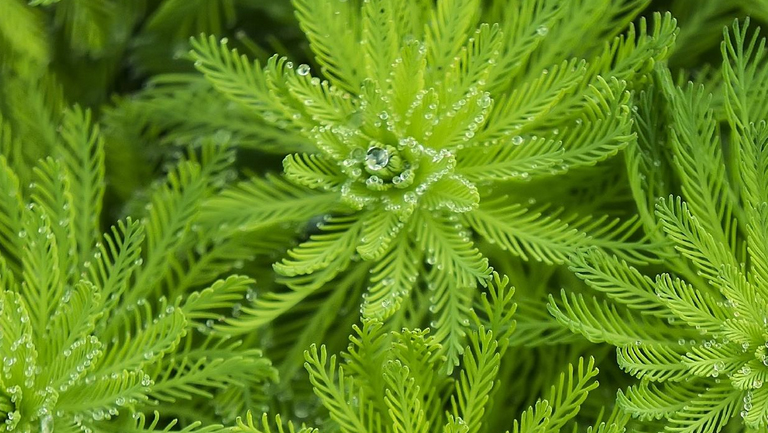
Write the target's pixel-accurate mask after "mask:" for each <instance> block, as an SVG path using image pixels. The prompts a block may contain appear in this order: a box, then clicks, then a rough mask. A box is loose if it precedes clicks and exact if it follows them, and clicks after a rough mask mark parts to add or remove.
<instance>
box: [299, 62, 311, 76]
mask: <svg viewBox="0 0 768 433" xmlns="http://www.w3.org/2000/svg"><path fill="white" fill-rule="evenodd" d="M296 73H297V74H299V75H302V76H304V75H307V74H309V65H306V64H303V63H302V64H301V65H299V67H298V68H296Z"/></svg>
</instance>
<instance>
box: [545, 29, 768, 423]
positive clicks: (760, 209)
mask: <svg viewBox="0 0 768 433" xmlns="http://www.w3.org/2000/svg"><path fill="white" fill-rule="evenodd" d="M722 54H723V57H724V60H723V66H722V91H723V100H724V105H723V106H722V107H717V106H713V104H711V103H710V100H711V96H710V95H707V91H706V89H705V88H704V87H703V86H701V85H694V84H688V85H687V86H684V87H683V88H680V87H676V86H675V85H674V84H673V80H672V78H671V76H670V73H669V72H668V70H666V69H665V68H659V70H658V74H657V80H656V82H657V85H656V87H655V89H654V90H651V91H648V92H646V93H644V94H643V95H642V97H641V101H642V103H641V109H640V110H639V112H638V114H637V119H638V122H637V125H638V135H639V137H640V140H639V141H638V145H636V146H632V148H631V149H630V151H629V152H628V153H627V154H626V155H627V166H628V169H629V171H630V179H632V180H633V182H632V187H633V190H634V192H635V196H636V199H637V203H638V207H639V211H640V214H641V215H642V218H643V220H644V221H645V224H646V227H647V229H648V231H649V232H650V233H651V236H653V237H654V238H656V239H658V240H659V241H660V242H661V241H663V242H666V243H667V245H669V246H670V250H667V253H668V254H669V255H668V258H667V259H666V261H665V262H666V268H667V272H665V273H662V274H660V275H658V276H657V277H656V278H655V279H652V278H649V277H647V276H645V275H644V274H642V273H641V272H640V271H639V270H638V269H636V268H634V267H631V266H629V265H628V264H627V263H626V262H623V261H621V260H619V259H618V258H616V257H612V256H610V255H608V254H605V253H603V252H600V251H596V250H589V251H586V252H583V253H581V254H579V255H577V256H575V257H574V259H573V264H572V265H571V269H572V270H573V271H574V272H576V273H577V274H578V275H579V276H580V277H581V278H583V279H584V280H585V281H586V282H587V284H588V285H589V286H591V287H592V288H593V289H595V290H597V291H598V292H601V294H602V295H604V296H605V298H606V299H603V300H598V298H594V299H593V300H589V299H586V300H585V299H584V297H583V296H582V295H570V296H569V295H567V294H565V293H563V298H562V301H561V302H560V303H558V302H555V301H554V299H553V300H552V301H551V303H550V309H551V311H552V313H553V314H554V315H555V316H556V317H557V318H558V319H559V320H561V321H562V322H563V323H564V324H566V325H567V326H568V327H570V329H571V330H573V331H575V332H578V333H581V334H582V335H584V336H585V337H587V338H588V339H589V340H590V341H595V342H603V341H604V342H608V343H610V344H612V345H615V346H617V348H618V349H617V356H618V362H619V365H620V366H621V367H622V368H623V369H624V370H626V371H627V372H629V373H631V374H632V375H634V376H636V377H638V378H640V379H641V382H640V384H638V385H636V386H633V387H631V388H629V389H627V390H626V391H625V392H623V393H621V394H619V404H620V405H621V406H622V407H623V408H624V409H625V410H627V411H628V412H630V413H632V414H633V415H635V416H638V417H639V418H641V419H659V418H662V419H664V420H666V428H665V430H666V431H671V432H715V431H720V430H722V429H723V428H724V426H725V425H726V423H728V421H729V420H730V419H731V418H732V417H734V416H736V417H737V418H740V421H741V422H742V423H743V425H744V426H746V427H747V428H749V429H756V430H762V429H765V427H766V426H767V425H768V412H767V410H768V387H765V386H764V382H765V381H766V380H767V379H768V348H767V347H768V346H767V344H766V340H767V338H766V337H767V336H768V327H767V326H768V309H766V306H768V303H766V300H768V292H766V287H768V286H766V281H768V280H766V278H767V277H768V276H767V275H766V270H767V269H768V261H766V260H767V259H768V255H766V252H765V248H766V245H768V243H767V238H766V234H768V206H767V205H766V202H768V196H766V192H768V188H767V187H768V177H767V176H768V170H766V161H768V153H767V152H768V128H767V127H766V120H768V110H766V106H765V104H763V103H762V101H764V100H765V96H766V92H768V69H766V48H765V39H761V38H760V37H759V34H758V31H753V32H750V29H749V26H748V23H746V22H745V23H744V24H742V25H739V24H738V22H737V23H736V24H734V26H733V29H732V30H728V29H726V30H725V40H724V42H723V44H722ZM720 116H721V117H720ZM721 119H722V121H721ZM668 125H669V127H668ZM725 143H730V146H726V145H725ZM670 193H674V194H675V195H669V196H668V197H665V196H667V195H668V194H670ZM657 197H661V198H658V200H657ZM654 208H655V216H654V211H653V209H654ZM671 247H674V250H673V251H672V250H671Z"/></svg>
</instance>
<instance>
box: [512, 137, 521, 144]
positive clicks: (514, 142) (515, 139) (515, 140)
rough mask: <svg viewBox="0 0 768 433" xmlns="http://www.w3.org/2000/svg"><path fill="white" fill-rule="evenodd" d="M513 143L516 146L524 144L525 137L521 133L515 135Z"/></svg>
mask: <svg viewBox="0 0 768 433" xmlns="http://www.w3.org/2000/svg"><path fill="white" fill-rule="evenodd" d="M512 144H514V145H515V146H519V145H521V144H523V137H521V136H519V135H515V136H514V137H512Z"/></svg>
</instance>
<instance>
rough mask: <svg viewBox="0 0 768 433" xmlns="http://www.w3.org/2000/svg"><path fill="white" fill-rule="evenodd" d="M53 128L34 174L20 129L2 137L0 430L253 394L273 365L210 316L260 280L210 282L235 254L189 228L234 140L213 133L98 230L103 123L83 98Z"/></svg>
mask: <svg viewBox="0 0 768 433" xmlns="http://www.w3.org/2000/svg"><path fill="white" fill-rule="evenodd" d="M3 132H4V133H9V132H10V128H3ZM56 138H57V140H58V145H57V147H56V148H55V150H54V152H53V156H51V157H48V158H46V159H43V160H41V161H40V162H39V163H38V164H37V165H36V166H35V167H34V168H33V169H32V170H31V183H30V184H29V185H28V186H26V185H20V183H19V178H18V176H17V175H16V173H15V170H14V168H15V167H17V166H19V167H21V168H25V163H24V159H23V158H22V156H21V153H22V152H23V151H24V141H23V140H19V141H16V140H12V139H11V136H10V135H4V136H3V137H2V139H0V151H2V154H1V155H0V189H1V190H2V191H3V194H2V199H1V200H0V209H1V212H0V239H2V255H0V357H2V359H3V367H2V376H0V419H2V424H0V429H2V431H19V432H43V433H50V432H53V431H54V429H55V431H56V432H67V431H71V432H74V431H84V432H94V431H96V432H102V431H120V432H125V431H144V430H143V428H141V427H135V428H134V427H130V426H132V425H134V421H133V420H132V419H131V418H130V417H129V416H128V417H126V415H128V414H136V415H139V414H141V413H142V412H143V411H148V410H152V408H153V407H154V406H156V405H157V404H159V403H161V402H162V403H166V404H168V403H173V405H166V406H167V407H166V409H165V410H164V412H165V414H166V415H170V416H178V417H181V418H184V419H185V420H190V419H191V420H196V419H197V418H198V416H199V415H197V414H196V413H195V412H196V411H197V410H199V408H200V407H209V408H211V409H210V410H214V409H215V410H216V411H218V412H219V413H220V414H221V416H222V417H227V416H231V417H234V415H231V414H232V413H233V412H234V414H239V413H241V409H240V407H241V406H237V405H235V406H229V405H228V406H223V407H222V406H221V403H222V402H226V401H228V400H229V399H231V398H232V395H236V396H237V399H239V400H240V401H239V404H240V405H245V404H248V403H247V401H246V400H245V399H244V396H246V395H249V394H251V392H253V391H255V390H259V389H260V388H261V386H262V385H263V384H264V383H265V382H268V381H274V380H276V379H277V378H276V372H275V370H274V369H273V368H272V367H271V365H270V363H269V361H268V360H266V359H265V358H263V357H262V355H261V352H260V351H259V350H258V349H255V348H252V347H248V346H245V345H243V340H242V339H240V338H231V336H230V335H227V334H223V333H220V332H215V331H213V330H212V329H211V326H212V325H211V323H210V322H212V321H216V320H220V318H221V317H223V316H221V314H222V313H228V312H229V311H232V309H233V307H234V306H235V305H237V304H238V303H239V302H242V301H244V297H245V294H246V291H247V290H248V289H249V287H250V286H251V285H252V283H253V281H252V280H250V279H249V278H247V277H241V276H231V277H229V278H227V279H224V280H218V281H214V280H215V279H216V276H217V275H219V274H221V273H223V272H226V271H228V270H229V269H230V268H231V265H230V264H225V265H223V266H222V265H216V264H212V263H210V262H209V260H208V259H210V254H211V253H212V251H211V250H207V249H206V246H207V245H206V243H205V242H206V240H205V238H204V236H199V234H198V233H196V232H195V231H193V230H191V224H192V222H193V221H194V217H195V212H194V210H195V206H196V205H197V204H199V203H200V202H201V200H202V198H204V197H205V196H206V194H207V193H209V192H210V191H212V188H213V185H214V184H215V183H216V182H221V181H222V179H221V176H223V175H224V173H223V171H222V167H224V166H225V164H226V161H227V160H228V159H229V158H231V157H232V156H231V153H230V151H229V150H227V148H226V146H220V145H219V146H216V145H214V144H213V143H212V142H209V143H206V144H205V145H204V146H203V147H202V149H201V150H200V153H199V154H198V153H196V152H193V151H191V152H190V154H189V157H188V158H186V159H184V160H182V161H181V162H179V163H178V164H177V165H176V167H174V168H173V169H172V170H171V171H170V173H169V174H168V176H167V178H166V179H165V180H164V181H162V182H160V183H158V185H157V187H156V188H155V189H154V191H153V192H152V194H151V196H150V203H151V204H149V205H148V209H149V210H148V212H147V215H146V216H145V217H144V218H142V219H141V221H136V220H132V219H130V218H128V219H126V220H122V221H119V222H118V224H117V225H115V226H114V227H112V228H111V229H110V230H109V231H108V232H107V233H106V234H104V235H103V236H102V235H101V233H100V232H101V229H100V216H101V208H102V197H103V195H104V188H105V184H104V147H103V146H104V144H103V139H102V137H101V135H100V133H99V130H98V128H97V127H96V126H94V125H93V124H92V122H91V115H90V113H89V112H88V111H84V110H81V109H79V108H77V107H75V108H72V109H68V110H66V111H65V112H64V114H63V123H62V126H61V134H60V136H58V137H56ZM196 246H197V249H194V247H196ZM193 251H194V252H193ZM190 277H191V278H192V279H191V282H190V281H189V280H188V278H190ZM208 284H210V286H209V287H207V288H202V289H200V290H196V291H193V290H192V289H195V288H197V287H200V286H202V287H205V285H208ZM259 392H260V391H259ZM228 414H230V415H228ZM113 418H115V419H113ZM140 418H141V417H140ZM141 419H142V421H141V423H142V424H143V422H144V421H143V418H141ZM191 428H194V425H193V427H191Z"/></svg>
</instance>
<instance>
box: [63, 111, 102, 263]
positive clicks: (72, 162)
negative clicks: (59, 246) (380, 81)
mask: <svg viewBox="0 0 768 433" xmlns="http://www.w3.org/2000/svg"><path fill="white" fill-rule="evenodd" d="M61 134H62V138H63V140H62V143H63V146H62V147H61V148H60V149H59V150H58V152H59V154H60V156H61V159H62V162H63V165H64V168H65V169H66V170H67V171H68V172H69V174H70V176H69V181H70V193H71V194H72V206H73V207H74V219H73V220H72V224H73V225H74V227H73V230H74V233H75V238H76V240H77V251H78V253H79V254H80V262H84V261H86V260H89V259H90V258H91V254H92V249H93V247H94V246H93V245H92V242H93V239H95V238H97V237H98V236H99V234H100V233H101V229H100V227H99V215H101V206H102V203H101V202H102V198H103V196H104V188H105V185H104V180H103V179H104V140H103V138H102V137H101V135H100V133H99V129H98V127H97V126H93V125H92V120H91V112H90V111H89V110H83V109H81V108H80V107H77V106H76V107H74V108H73V109H69V110H67V111H65V112H64V116H63V120H62V129H61Z"/></svg>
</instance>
